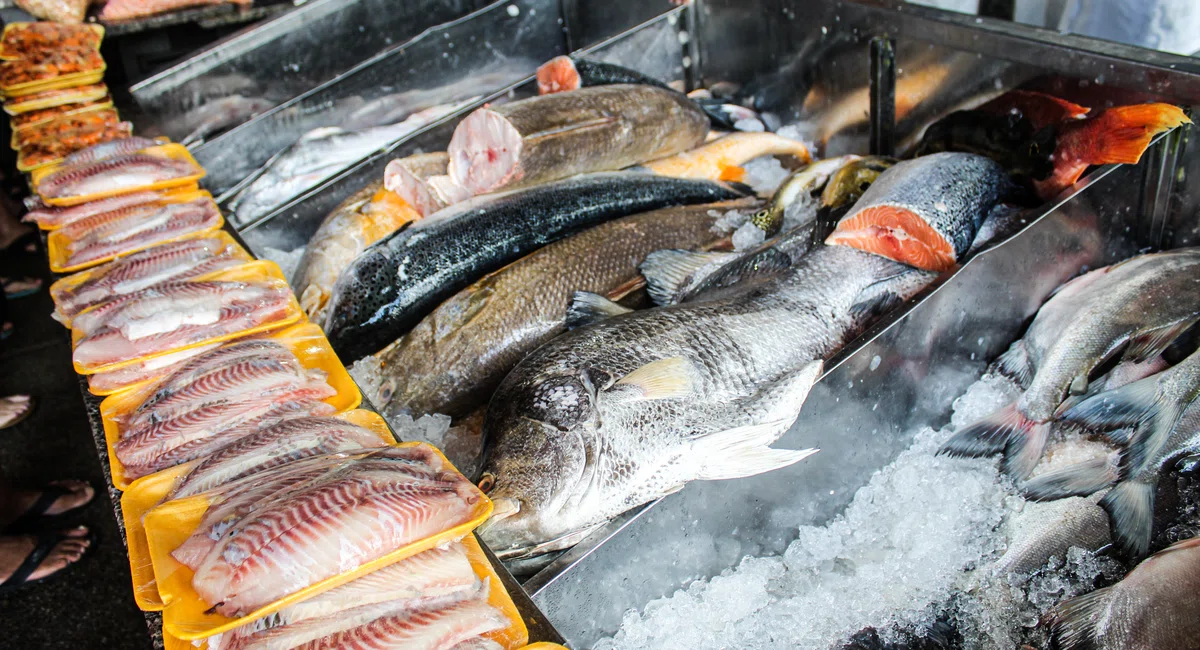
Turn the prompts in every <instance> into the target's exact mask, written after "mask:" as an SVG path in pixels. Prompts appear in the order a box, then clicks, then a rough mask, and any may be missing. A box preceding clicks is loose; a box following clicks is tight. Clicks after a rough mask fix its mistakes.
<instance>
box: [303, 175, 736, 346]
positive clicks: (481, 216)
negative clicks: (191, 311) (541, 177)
mask: <svg viewBox="0 0 1200 650" xmlns="http://www.w3.org/2000/svg"><path fill="white" fill-rule="evenodd" d="M734 198H738V194H737V193H736V192H735V191H733V190H732V189H730V188H728V187H727V186H724V185H721V184H719V183H713V182H709V181H692V180H681V179H673V178H663V177H656V176H650V175H647V174H634V173H608V174H594V175H588V176H580V177H577V178H572V179H568V180H564V181H557V182H554V183H547V184H545V185H539V186H537V187H533V188H529V189H526V190H519V191H515V192H511V193H506V194H500V195H495V196H487V197H478V198H476V199H472V200H470V201H466V202H463V203H460V204H458V205H455V206H452V207H450V208H447V209H446V210H443V211H441V212H439V213H437V215H435V216H432V217H428V218H425V219H422V220H421V221H419V222H417V223H416V224H414V225H413V226H411V227H409V228H407V229H405V230H403V231H401V232H399V233H397V234H396V235H395V236H393V237H390V238H388V239H385V240H383V241H381V242H379V243H377V244H376V245H375V246H373V247H371V248H370V249H368V250H366V251H365V252H364V253H363V254H362V255H360V256H359V257H358V258H357V259H356V260H355V261H354V264H353V265H351V267H350V268H348V269H347V270H346V271H345V272H344V273H343V274H342V276H341V277H340V278H339V279H338V282H337V285H336V286H335V287H334V291H333V296H332V298H331V299H330V305H329V311H328V318H327V319H326V321H325V327H324V329H325V334H326V335H327V336H328V337H329V340H330V343H331V344H332V345H333V347H334V350H335V351H336V352H337V353H338V355H339V356H341V358H342V360H343V361H346V362H351V361H352V360H357V359H360V358H362V357H364V356H366V355H367V354H372V353H374V352H377V351H379V350H381V349H383V348H384V347H385V346H386V345H388V344H390V343H391V342H393V341H395V340H396V339H397V338H399V337H400V336H401V335H402V334H404V333H405V332H407V331H408V330H409V329H411V328H412V327H414V326H415V325H416V324H417V323H418V322H420V320H421V319H422V318H424V317H425V316H426V315H427V314H428V313H429V312H430V311H432V310H433V309H434V308H435V307H436V306H437V305H438V304H439V303H441V302H442V301H443V300H445V299H446V298H449V297H450V296H452V295H454V293H455V292H457V291H459V290H461V289H463V288H465V287H466V286H467V285H469V284H470V283H471V282H473V281H475V280H477V279H479V277H481V276H483V275H484V274H486V273H489V272H491V271H495V270H497V269H499V268H500V267H502V266H504V265H505V264H508V263H509V262H512V261H515V260H516V259H518V258H519V257H521V256H522V255H525V254H527V253H529V252H532V251H533V250H535V249H537V248H540V247H541V246H543V245H545V244H548V243H551V242H553V241H555V240H558V239H561V238H562V237H565V236H567V235H570V234H573V233H575V232H577V231H579V230H582V229H583V228H587V227H589V226H594V225H597V224H600V223H603V222H606V221H611V220H612V219H616V218H619V217H623V216H626V215H629V214H635V213H639V212H646V211H648V210H655V209H658V208H664V207H667V206H671V205H690V204H696V203H712V202H714V201H722V200H729V199H734ZM531 214H536V215H539V218H538V219H529V215H531Z"/></svg>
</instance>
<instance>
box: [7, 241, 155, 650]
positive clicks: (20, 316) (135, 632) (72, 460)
mask: <svg viewBox="0 0 1200 650" xmlns="http://www.w3.org/2000/svg"><path fill="white" fill-rule="evenodd" d="M42 260H44V256H41V255H38V256H31V257H29V258H28V259H25V260H24V261H22V262H20V265H21V267H23V268H22V269H19V270H24V271H25V274H27V275H29V274H36V275H40V276H41V277H43V278H46V279H47V282H48V281H49V271H48V270H47V269H46V268H45V264H44V262H43V261H42ZM52 310H53V306H52V304H51V302H50V298H49V295H48V294H47V292H46V291H45V290H43V291H42V292H40V293H39V294H38V295H36V296H32V297H29V298H23V299H20V300H16V301H12V302H9V304H8V311H9V315H8V318H9V320H11V321H12V322H13V324H14V325H15V326H16V330H15V332H14V334H13V336H12V337H10V338H9V339H8V341H6V342H5V343H4V346H3V353H2V354H0V395H9V394H14V393H28V394H31V395H33V396H34V397H35V398H36V399H37V401H38V403H37V410H36V411H35V412H34V413H33V415H32V416H30V417H29V418H28V419H26V420H25V421H24V422H22V423H21V424H19V425H17V426H16V427H14V428H12V429H5V430H2V431H0V472H2V473H3V475H4V476H5V478H6V479H7V480H8V481H9V482H11V483H13V484H14V485H18V486H37V485H39V484H42V483H44V482H46V481H50V480H54V479H59V478H80V479H86V480H88V481H90V482H91V483H92V485H93V486H94V487H95V488H96V498H95V500H93V501H92V503H90V504H89V505H88V506H87V507H86V508H83V509H82V510H80V511H76V512H73V513H70V514H69V515H66V516H65V517H63V518H62V519H61V520H60V521H54V522H53V523H52V526H54V527H64V526H65V525H75V524H85V525H87V526H89V527H90V528H91V529H92V531H94V533H95V534H96V536H97V538H98V545H97V547H96V548H95V549H94V551H93V552H91V553H90V554H89V555H88V556H86V557H85V558H84V559H83V560H82V561H81V562H80V563H79V564H77V565H75V566H73V567H71V568H69V569H67V570H66V571H63V572H62V573H60V574H58V575H56V576H54V577H53V578H52V579H50V580H47V581H46V582H44V583H41V584H38V585H32V586H28V587H24V588H22V589H21V590H19V591H17V592H16V593H13V594H11V595H7V596H0V629H2V630H3V640H2V641H0V647H3V648H22V649H34V648H64V649H65V648H70V649H71V650H90V649H93V648H96V649H99V648H104V649H106V650H125V649H129V650H147V649H149V648H150V647H151V644H150V638H149V635H148V631H147V628H146V622H145V618H144V617H143V616H142V613H141V612H139V611H138V609H137V606H136V605H134V602H133V592H132V588H131V586H130V577H129V560H128V558H127V556H126V554H125V547H124V545H123V544H122V542H121V537H120V534H119V532H118V529H117V524H116V519H115V518H114V516H113V509H112V504H111V503H110V502H109V498H108V492H107V490H106V489H105V485H104V477H103V474H102V473H101V468H100V463H99V459H98V456H97V452H96V446H95V443H94V442H93V439H92V436H91V433H90V430H89V428H88V419H87V414H86V411H85V410H84V405H83V400H82V398H81V395H80V392H79V383H78V379H77V377H76V375H75V373H74V371H73V370H72V369H71V353H70V347H69V345H68V337H67V331H66V330H65V329H64V328H63V327H62V326H60V325H59V324H58V323H56V322H55V321H54V320H52V319H51V318H50V313H51V311H52Z"/></svg>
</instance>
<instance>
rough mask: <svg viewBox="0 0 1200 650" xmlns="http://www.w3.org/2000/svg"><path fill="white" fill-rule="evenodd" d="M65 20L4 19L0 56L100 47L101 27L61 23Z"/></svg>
mask: <svg viewBox="0 0 1200 650" xmlns="http://www.w3.org/2000/svg"><path fill="white" fill-rule="evenodd" d="M86 6H87V3H86V2H85V3H84V7H85V8H86ZM31 13H32V12H31ZM43 17H44V16H43ZM66 22H67V21H59V22H45V21H39V22H32V23H8V24H7V25H5V26H4V33H3V35H0V59H5V60H14V59H29V58H36V56H37V55H38V54H41V53H43V52H46V51H50V50H57V49H67V50H89V49H91V50H96V49H99V48H100V41H101V40H102V39H103V38H104V28H103V27H101V26H100V25H72V24H64V23H66Z"/></svg>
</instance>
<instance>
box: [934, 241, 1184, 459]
mask: <svg viewBox="0 0 1200 650" xmlns="http://www.w3.org/2000/svg"><path fill="white" fill-rule="evenodd" d="M1198 286H1200V249H1196V248H1185V249H1177V250H1173V251H1168V252H1165V253H1153V254H1149V255H1141V256H1138V257H1134V258H1131V259H1129V260H1126V261H1124V262H1121V263H1119V264H1114V265H1112V266H1107V267H1104V268H1101V269H1097V270H1095V271H1091V272H1090V273H1087V274H1084V275H1082V276H1080V277H1078V278H1075V279H1074V280H1072V281H1070V282H1068V283H1067V284H1065V285H1063V286H1062V287H1061V288H1059V290H1058V291H1057V293H1055V294H1054V295H1053V296H1052V297H1051V298H1050V300H1048V301H1047V302H1046V304H1044V305H1042V307H1041V309H1039V310H1038V313H1037V316H1036V317H1034V319H1033V323H1032V324H1030V326H1029V329H1028V330H1027V331H1026V332H1025V336H1024V337H1022V339H1021V340H1019V341H1017V342H1016V343H1013V345H1012V346H1011V347H1010V348H1009V350H1008V351H1007V352H1005V353H1004V354H1003V355H1002V356H1001V357H1000V358H999V359H998V360H997V361H996V362H995V363H994V364H993V365H994V366H995V368H996V369H997V370H999V371H1000V372H1002V373H1004V374H1007V375H1009V376H1012V377H1015V378H1017V379H1018V381H1019V383H1020V384H1021V385H1022V386H1023V387H1025V391H1024V393H1023V394H1022V395H1021V397H1020V399H1019V400H1017V401H1016V402H1014V403H1012V404H1009V405H1008V406H1006V407H1004V408H1002V409H1000V410H998V411H996V412H995V413H993V414H991V415H989V416H987V417H985V418H983V419H981V420H980V421H979V422H976V423H975V424H972V425H970V426H968V427H965V428H963V429H961V430H959V431H958V432H957V433H955V434H954V437H952V438H951V439H950V440H949V441H948V442H947V443H946V444H945V446H944V447H943V448H942V451H943V452H945V453H948V454H950V455H953V456H983V455H987V454H994V453H998V452H1004V456H1005V469H1006V471H1008V473H1010V474H1011V475H1013V476H1015V477H1017V478H1024V477H1026V476H1028V475H1029V473H1030V472H1031V471H1033V468H1034V466H1035V465H1036V464H1037V462H1038V460H1039V459H1040V458H1041V456H1042V450H1043V449H1044V448H1045V445H1046V438H1047V436H1048V434H1049V430H1050V423H1051V421H1052V420H1053V419H1054V418H1055V417H1056V416H1057V415H1058V413H1059V410H1060V406H1061V405H1062V404H1063V402H1064V400H1066V399H1067V397H1068V396H1069V395H1072V394H1074V395H1082V394H1083V393H1085V392H1086V391H1087V388H1088V385H1089V376H1090V375H1091V374H1092V371H1093V370H1095V369H1096V368H1097V367H1099V366H1100V365H1101V364H1102V363H1103V362H1104V361H1105V360H1107V359H1109V358H1110V357H1112V356H1113V355H1114V354H1115V353H1117V352H1119V351H1121V350H1122V347H1123V346H1124V352H1123V355H1124V358H1125V359H1131V360H1142V359H1149V358H1152V357H1155V356H1158V354H1160V353H1161V352H1162V350H1163V349H1164V348H1166V347H1167V346H1168V345H1169V344H1170V343H1171V342H1172V341H1173V340H1174V339H1175V338H1176V337H1177V336H1178V335H1179V334H1180V333H1182V332H1183V331H1185V330H1186V329H1187V328H1188V327H1190V326H1191V325H1192V324H1193V323H1195V322H1196V321H1197V320H1200V291H1197V288H1198Z"/></svg>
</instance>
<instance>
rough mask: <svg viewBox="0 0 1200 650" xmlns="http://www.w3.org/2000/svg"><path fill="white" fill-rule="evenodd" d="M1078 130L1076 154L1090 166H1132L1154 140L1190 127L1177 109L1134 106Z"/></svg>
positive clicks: (1111, 111) (1107, 112) (1101, 116)
mask: <svg viewBox="0 0 1200 650" xmlns="http://www.w3.org/2000/svg"><path fill="white" fill-rule="evenodd" d="M1084 122H1085V123H1084V124H1083V125H1082V126H1081V135H1082V136H1083V137H1081V138H1079V139H1078V140H1072V144H1074V143H1076V142H1079V143H1080V144H1079V145H1078V148H1077V150H1076V151H1073V152H1072V153H1074V154H1075V155H1076V156H1077V157H1078V158H1079V159H1081V160H1083V161H1085V162H1087V163H1088V164H1090V165H1107V164H1113V163H1130V164H1132V163H1136V162H1138V161H1139V160H1141V158H1142V154H1143V153H1144V152H1145V151H1146V147H1148V146H1150V140H1152V139H1153V138H1154V136H1156V135H1158V134H1159V133H1162V132H1164V131H1168V130H1170V129H1173V128H1175V127H1177V126H1180V125H1183V124H1191V120H1189V119H1188V117H1187V115H1185V114H1184V113H1183V111H1182V110H1180V109H1179V107H1178V106H1173V105H1171V104H1138V105H1136V106H1117V107H1115V108H1110V109H1108V110H1105V111H1101V112H1100V114H1099V115H1096V116H1095V117H1092V118H1088V119H1087V120H1085V121H1084Z"/></svg>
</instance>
